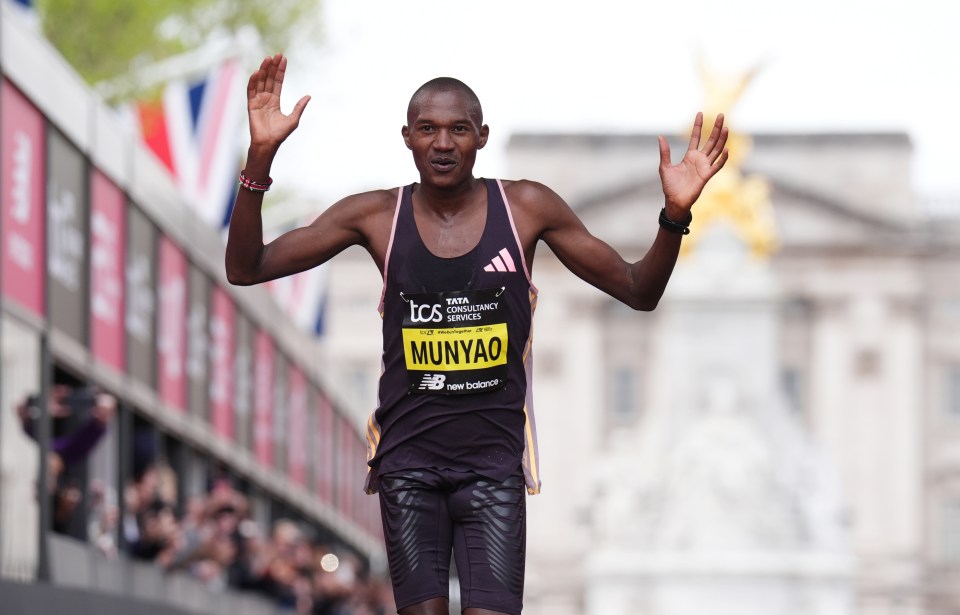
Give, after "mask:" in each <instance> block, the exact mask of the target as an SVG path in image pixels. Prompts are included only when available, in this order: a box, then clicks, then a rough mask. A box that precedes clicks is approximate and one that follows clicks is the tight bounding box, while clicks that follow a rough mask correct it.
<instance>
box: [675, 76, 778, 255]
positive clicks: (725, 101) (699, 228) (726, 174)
mask: <svg viewBox="0 0 960 615" xmlns="http://www.w3.org/2000/svg"><path fill="white" fill-rule="evenodd" d="M698 69H699V72H700V78H701V81H702V82H703V87H704V91H705V93H706V101H705V104H704V110H703V125H704V126H711V125H712V124H713V122H714V120H715V119H716V117H717V115H718V114H719V113H725V112H728V111H729V110H730V109H731V108H733V106H734V105H735V104H736V103H737V101H738V100H739V99H740V96H742V95H743V91H744V90H745V89H746V88H747V86H748V85H749V84H750V81H751V80H753V78H754V76H756V74H757V70H758V69H757V68H753V69H750V70H748V71H746V72H745V73H742V74H741V75H739V76H737V77H734V78H729V77H727V76H718V75H717V74H716V73H713V72H711V71H710V70H709V69H708V68H707V66H706V64H705V62H704V61H703V59H702V58H701V59H700V61H699V62H698ZM752 145H753V142H752V140H751V139H750V137H749V136H747V135H745V134H742V133H739V132H737V131H734V130H731V131H730V135H729V137H728V138H727V149H728V151H729V158H728V159H727V164H726V167H725V168H724V169H723V171H722V172H721V173H718V174H717V176H716V177H714V178H713V181H711V182H710V183H709V184H707V187H706V188H705V189H704V191H703V194H701V195H700V198H699V199H698V200H697V204H696V207H694V212H693V213H694V216H693V223H692V224H691V230H693V231H695V232H693V233H691V234H690V235H689V237H688V238H687V240H686V241H684V242H683V244H682V247H681V252H682V253H683V254H685V255H688V254H690V253H692V252H693V250H694V249H695V248H696V245H697V242H698V241H697V237H698V236H701V235H702V233H703V232H704V231H705V230H706V229H707V228H708V227H709V226H710V225H712V224H714V223H716V222H718V221H722V220H725V221H728V222H730V223H731V224H732V225H733V228H734V230H735V231H736V233H737V235H738V236H739V237H740V239H741V240H742V241H743V242H744V243H745V244H746V245H747V247H748V248H749V249H750V253H751V254H752V255H753V256H754V257H757V258H767V257H769V256H770V254H771V253H773V252H774V251H775V250H776V249H777V247H778V245H779V243H778V240H777V229H776V223H775V221H774V217H773V207H772V205H771V203H770V184H769V182H768V181H767V179H766V178H765V177H762V176H759V175H751V176H750V177H744V176H743V173H742V165H743V161H744V159H746V157H747V154H748V153H749V152H750V149H751V147H752Z"/></svg>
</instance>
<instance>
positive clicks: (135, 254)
mask: <svg viewBox="0 0 960 615" xmlns="http://www.w3.org/2000/svg"><path fill="white" fill-rule="evenodd" d="M127 231H128V234H127V238H128V240H129V241H128V242H127V271H126V290H127V296H126V300H125V301H124V303H125V307H126V330H127V368H128V371H129V373H130V375H131V376H133V377H134V378H136V379H137V380H139V381H140V382H142V383H144V384H146V385H148V386H150V387H151V388H152V387H153V386H154V380H155V377H156V364H157V359H156V356H157V352H156V333H157V332H156V322H155V319H156V311H157V310H156V288H157V272H156V262H157V230H156V228H155V227H154V226H153V223H152V222H150V220H149V219H148V218H147V216H146V215H144V214H143V212H141V211H140V210H139V209H138V208H137V207H128V208H127Z"/></svg>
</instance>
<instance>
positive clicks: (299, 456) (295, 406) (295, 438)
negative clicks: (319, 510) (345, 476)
mask: <svg viewBox="0 0 960 615" xmlns="http://www.w3.org/2000/svg"><path fill="white" fill-rule="evenodd" d="M288 373H289V376H288V380H289V386H290V423H289V430H288V438H287V470H288V472H289V473H290V480H292V481H293V482H294V483H296V484H298V485H303V486H306V484H307V436H308V434H307V377H306V376H305V375H304V373H303V370H301V369H299V368H297V367H295V366H291V367H290V370H289V372H288Z"/></svg>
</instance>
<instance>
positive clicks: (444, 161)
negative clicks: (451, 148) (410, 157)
mask: <svg viewBox="0 0 960 615" xmlns="http://www.w3.org/2000/svg"><path fill="white" fill-rule="evenodd" d="M430 166H432V167H433V168H435V169H437V170H438V171H449V170H450V169H452V168H453V167H455V166H457V161H456V160H454V159H453V158H447V157H446V156H437V157H436V158H431V159H430Z"/></svg>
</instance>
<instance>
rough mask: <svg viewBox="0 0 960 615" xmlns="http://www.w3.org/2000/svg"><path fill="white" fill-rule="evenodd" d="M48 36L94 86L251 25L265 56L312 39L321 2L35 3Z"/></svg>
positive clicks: (149, 0) (61, 0) (88, 0)
mask: <svg viewBox="0 0 960 615" xmlns="http://www.w3.org/2000/svg"><path fill="white" fill-rule="evenodd" d="M37 9H38V12H39V13H40V16H41V20H42V23H43V31H44V34H45V35H46V36H47V38H48V39H49V40H50V41H51V42H52V43H53V45H54V46H55V47H57V49H58V50H59V51H60V53H62V54H63V55H64V57H65V58H66V59H67V61H69V62H70V63H71V64H73V66H74V67H75V68H76V69H77V71H78V72H79V73H80V74H81V75H82V76H83V77H84V79H86V80H87V82H89V83H91V84H96V83H99V82H102V81H110V80H116V79H121V78H123V77H124V76H128V75H129V74H130V73H132V72H134V71H136V69H137V67H138V66H144V65H147V64H150V63H153V62H157V61H159V60H163V59H165V58H168V57H170V56H173V55H175V54H177V53H180V52H183V51H185V50H188V49H194V48H196V47H199V46H200V45H202V44H204V43H205V42H207V41H209V40H212V39H215V38H222V37H225V36H230V35H233V34H235V33H237V32H238V31H240V30H241V29H243V28H245V27H253V28H254V29H255V30H256V31H257V33H258V34H259V36H260V41H261V44H262V46H263V49H264V53H267V52H274V51H285V50H287V49H289V47H290V45H291V42H292V41H293V40H295V39H297V38H298V37H317V36H318V34H319V29H320V0H270V1H269V2H265V1H264V0H38V1H37Z"/></svg>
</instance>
